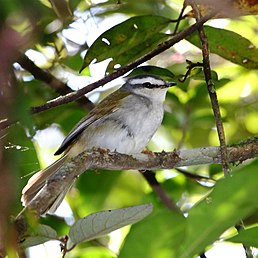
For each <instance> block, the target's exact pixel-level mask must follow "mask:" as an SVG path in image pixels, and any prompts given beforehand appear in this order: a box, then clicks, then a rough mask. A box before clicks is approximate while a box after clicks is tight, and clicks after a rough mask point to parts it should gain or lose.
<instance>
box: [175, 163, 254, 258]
mask: <svg viewBox="0 0 258 258" xmlns="http://www.w3.org/2000/svg"><path fill="white" fill-rule="evenodd" d="M257 166H258V160H256V161H254V162H253V163H251V164H250V165H247V166H245V167H242V168H241V169H239V170H238V171H235V172H234V173H233V175H232V176H230V177H227V178H225V179H222V180H220V181H219V182H218V183H217V184H216V185H215V187H214V189H213V191H212V192H211V193H210V194H209V195H207V196H206V198H205V199H203V200H202V201H200V202H199V203H198V204H197V205H196V206H194V207H193V208H192V209H191V210H190V211H189V214H188V217H187V228H186V233H185V238H184V241H183V242H182V243H181V248H180V251H179V253H178V254H177V257H178V258H187V257H193V255H196V254H199V253H201V252H203V251H204V249H205V247H207V246H208V245H210V244H212V243H213V242H214V241H216V240H217V239H218V238H219V236H220V235H221V234H222V233H223V232H224V231H225V230H227V229H228V228H230V227H232V226H234V225H236V224H237V223H238V222H239V221H240V220H241V219H243V218H245V217H246V216H248V215H249V214H251V213H252V212H253V211H254V210H255V209H257V189H258V180H257V177H258V169H257Z"/></svg>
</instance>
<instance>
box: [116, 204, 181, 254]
mask: <svg viewBox="0 0 258 258" xmlns="http://www.w3.org/2000/svg"><path fill="white" fill-rule="evenodd" d="M184 226H185V218H184V217H183V216H182V215H181V214H179V213H176V212H172V211H169V210H165V209H160V210H159V211H157V212H155V213H153V214H152V215H151V216H149V217H148V218H147V219H145V220H144V221H142V222H141V223H139V224H136V225H134V226H133V227H132V228H131V230H130V232H129V234H128V235H127V237H126V240H125V243H124V245H123V247H122V249H121V252H120V254H119V256H118V257H119V258H131V257H141V258H173V257H176V256H175V250H176V249H177V248H178V247H179V246H180V244H181V242H182V240H183V238H184V230H185V227H184Z"/></svg>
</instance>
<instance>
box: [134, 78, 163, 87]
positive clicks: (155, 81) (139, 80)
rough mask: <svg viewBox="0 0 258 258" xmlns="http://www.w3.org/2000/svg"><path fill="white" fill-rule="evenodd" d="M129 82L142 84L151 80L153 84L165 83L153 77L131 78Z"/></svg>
mask: <svg viewBox="0 0 258 258" xmlns="http://www.w3.org/2000/svg"><path fill="white" fill-rule="evenodd" d="M129 82H130V84H142V83H145V82H149V83H151V84H153V85H165V83H164V81H162V80H159V79H157V78H152V77H145V78H137V79H131V80H130V81H129Z"/></svg>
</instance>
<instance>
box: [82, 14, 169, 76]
mask: <svg viewBox="0 0 258 258" xmlns="http://www.w3.org/2000/svg"><path fill="white" fill-rule="evenodd" d="M169 22H170V19H168V18H165V17H162V16H156V15H143V16H136V17H133V18H130V19H128V20H126V21H124V22H122V23H120V24H118V25H116V26H114V27H112V28H111V29H109V30H108V31H106V32H104V33H103V34H101V35H100V36H99V37H98V38H97V39H96V41H95V42H94V43H93V45H92V46H91V47H90V48H89V50H88V51H87V53H86V55H85V57H84V64H83V66H82V69H81V71H82V70H83V69H84V68H85V67H87V66H88V65H89V64H90V63H91V62H92V61H93V60H96V62H100V61H103V60H106V59H108V58H112V59H113V60H112V62H111V63H110V64H109V68H108V71H111V70H113V69H114V68H113V67H114V65H116V64H119V65H124V64H127V63H128V62H131V61H133V60H135V59H136V58H137V57H140V56H141V55H143V54H144V53H147V52H148V51H150V50H151V49H153V48H155V47H156V46H157V45H158V44H159V43H160V42H161V41H163V40H165V39H166V38H167V37H169V36H168V35H166V34H164V33H159V32H160V31H161V30H162V29H164V28H165V27H166V26H167V25H168V24H169Z"/></svg>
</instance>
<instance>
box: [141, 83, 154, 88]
mask: <svg viewBox="0 0 258 258" xmlns="http://www.w3.org/2000/svg"><path fill="white" fill-rule="evenodd" d="M143 87H145V88H152V87H153V86H152V84H151V83H150V82H144V83H143Z"/></svg>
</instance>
